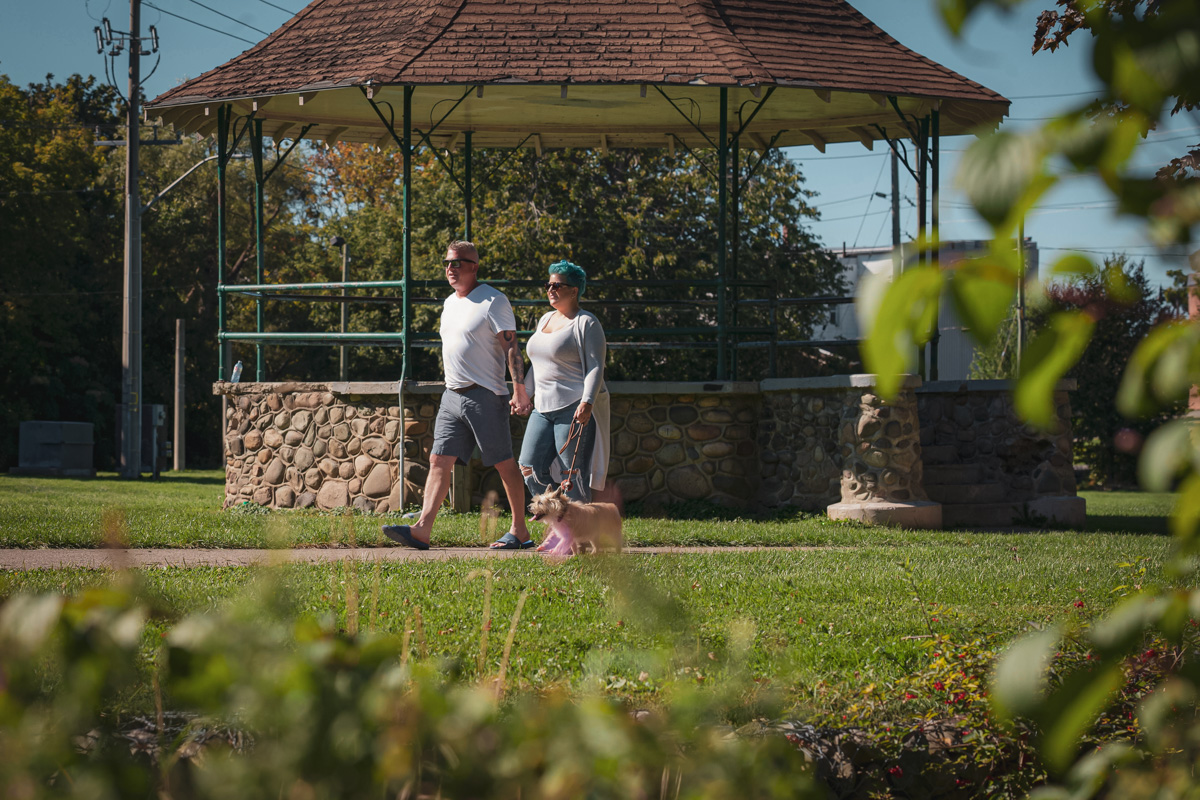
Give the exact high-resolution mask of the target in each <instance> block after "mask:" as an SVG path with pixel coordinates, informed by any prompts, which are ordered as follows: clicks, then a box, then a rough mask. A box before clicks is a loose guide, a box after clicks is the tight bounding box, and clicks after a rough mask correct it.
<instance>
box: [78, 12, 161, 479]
mask: <svg viewBox="0 0 1200 800" xmlns="http://www.w3.org/2000/svg"><path fill="white" fill-rule="evenodd" d="M141 17H142V5H141V0H129V30H128V31H114V30H113V27H112V25H111V24H110V23H109V21H108V19H107V18H105V19H103V20H102V23H103V28H101V27H99V26H97V27H96V29H95V33H96V52H97V53H99V54H101V55H106V56H108V57H111V58H114V59H115V58H116V57H117V56H119V55H121V53H122V52H123V51H125V50H128V55H129V85H128V88H127V90H126V91H127V96H126V105H125V141H124V142H103V143H101V144H106V145H110V146H112V145H117V144H124V145H125V275H124V281H123V286H122V292H121V295H122V314H121V442H120V444H121V463H120V467H121V477H122V478H137V477H138V476H140V475H141V472H142V212H143V210H144V209H143V208H142V200H141V194H140V192H139V190H138V169H139V163H140V162H139V152H138V151H139V145H140V143H141V142H140V131H139V128H140V123H141V116H142V112H141V93H142V76H141V58H142V56H148V55H150V54H151V53H152V52H157V51H158V31H156V30H155V29H154V26H153V25H151V26H150V41H151V43H152V48H151V49H150V50H143V49H142V21H141ZM114 34H116V35H115V36H114ZM105 48H108V52H107V53H105ZM154 143H155V144H166V142H157V141H156V142H154ZM172 144H173V143H172ZM168 188H169V187H168ZM164 193H165V192H164ZM160 196H161V195H160ZM157 199H158V198H157V197H156V198H154V200H157ZM154 200H152V201H151V205H153V203H154ZM147 208H149V206H147Z"/></svg>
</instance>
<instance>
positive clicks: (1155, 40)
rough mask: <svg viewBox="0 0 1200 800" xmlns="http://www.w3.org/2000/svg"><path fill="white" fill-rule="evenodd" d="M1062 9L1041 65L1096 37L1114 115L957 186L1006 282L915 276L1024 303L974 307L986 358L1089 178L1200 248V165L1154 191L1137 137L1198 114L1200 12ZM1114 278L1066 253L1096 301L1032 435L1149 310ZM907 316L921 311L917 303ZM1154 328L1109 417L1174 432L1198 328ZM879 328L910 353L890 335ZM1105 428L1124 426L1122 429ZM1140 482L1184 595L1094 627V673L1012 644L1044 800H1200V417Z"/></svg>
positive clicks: (1064, 266) (1001, 708) (985, 156)
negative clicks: (1028, 273)
mask: <svg viewBox="0 0 1200 800" xmlns="http://www.w3.org/2000/svg"><path fill="white" fill-rule="evenodd" d="M939 5H940V7H941V8H942V10H943V14H944V17H945V19H946V21H947V23H948V25H949V26H950V27H951V29H952V30H955V31H959V30H961V29H962V26H963V25H965V24H969V21H970V19H971V17H972V15H973V14H974V13H976V12H977V11H978V10H979V9H980V8H984V7H993V8H1006V7H1008V6H1011V5H1013V4H1012V3H1010V2H1007V0H941V1H940V3H939ZM1058 7H1059V9H1061V12H1057V11H1047V12H1045V13H1044V14H1043V15H1042V17H1041V19H1040V20H1039V23H1038V29H1037V33H1036V39H1035V48H1034V49H1035V51H1036V50H1037V49H1039V48H1041V49H1047V50H1053V49H1054V48H1055V47H1057V46H1058V45H1059V44H1062V43H1063V42H1064V41H1065V39H1066V38H1067V37H1069V36H1070V35H1071V34H1072V33H1073V32H1076V31H1079V30H1085V31H1088V32H1089V33H1090V34H1091V35H1092V37H1093V44H1094V58H1093V68H1094V77H1095V78H1096V80H1097V82H1098V83H1099V85H1100V86H1101V87H1102V88H1101V91H1100V92H1099V97H1098V99H1097V100H1096V101H1095V102H1093V103H1089V104H1087V105H1085V106H1082V107H1077V108H1070V109H1067V110H1066V111H1064V112H1063V113H1062V114H1060V115H1059V116H1058V117H1056V118H1055V119H1052V120H1051V121H1049V122H1047V123H1046V124H1044V125H1043V126H1041V127H1040V128H1037V129H1034V130H1032V131H1028V132H1020V133H1009V132H1005V131H1001V132H999V133H996V134H990V135H989V134H984V135H982V136H981V138H980V140H979V141H978V142H977V143H975V144H974V145H973V146H972V147H971V148H970V149H969V150H968V151H967V153H966V154H965V155H964V158H963V160H962V166H961V170H960V173H959V175H958V182H959V185H960V186H961V187H962V188H963V189H964V191H965V192H966V193H967V195H968V197H969V198H970V200H971V202H972V204H973V205H974V206H975V208H976V210H977V211H978V213H979V214H980V216H981V217H982V218H983V219H984V220H985V221H987V222H988V223H989V225H990V226H991V227H992V233H993V240H992V244H991V249H990V251H989V252H988V253H987V254H986V255H984V256H983V257H982V258H980V259H978V261H977V263H982V264H983V265H985V266H986V267H987V272H997V271H999V272H1000V273H1001V274H1003V272H1004V271H1007V273H1008V275H1007V278H1004V279H1001V280H997V279H995V278H994V277H993V276H990V275H986V273H985V271H984V270H983V269H970V268H968V269H963V268H957V269H955V270H953V272H952V274H950V275H949V276H948V277H943V276H942V275H941V271H940V270H939V269H938V267H937V266H936V265H922V266H920V267H918V268H917V269H920V270H925V271H927V272H929V273H930V274H931V275H936V277H930V278H926V279H924V280H927V281H928V282H930V283H933V282H939V283H941V282H947V283H950V284H953V285H955V286H957V285H958V284H960V283H961V284H964V288H961V289H956V290H955V291H956V296H960V295H961V296H968V297H978V296H980V295H982V294H984V292H983V291H982V290H980V289H968V288H965V287H967V286H973V285H974V284H977V283H978V282H980V281H981V280H984V279H985V276H986V279H989V280H990V283H989V285H990V286H992V287H997V286H1002V285H1005V284H1007V285H1008V286H1009V287H1010V288H1009V290H1008V291H1005V292H996V295H997V296H996V297H994V298H992V300H991V304H990V305H988V304H982V305H977V306H973V305H972V304H971V303H962V302H960V303H959V310H960V312H961V313H962V314H963V317H964V319H965V321H966V325H967V327H968V328H969V329H971V330H972V331H973V332H975V333H976V335H977V337H978V338H979V339H980V341H981V342H982V343H987V342H988V341H989V340H990V339H991V337H992V336H993V335H994V334H995V332H996V330H997V325H996V321H997V319H1002V318H1003V315H998V314H997V313H994V312H995V311H996V309H998V308H999V307H1001V306H1005V307H1007V306H1011V305H1012V302H1013V299H1014V296H1015V293H1016V287H1017V286H1018V284H1019V283H1020V282H1022V281H1024V280H1025V275H1024V273H1023V269H1022V265H1021V264H1020V263H1018V262H1017V261H1016V259H1015V248H1014V246H1013V242H1014V236H1015V235H1016V234H1017V232H1018V229H1019V224H1020V220H1021V219H1022V218H1023V217H1024V216H1025V214H1027V213H1028V212H1029V211H1030V210H1031V209H1032V208H1034V207H1035V205H1036V203H1037V201H1038V199H1039V198H1040V197H1041V196H1043V195H1044V194H1045V193H1046V192H1047V191H1048V190H1049V189H1050V188H1052V187H1053V186H1055V185H1057V184H1059V183H1061V182H1063V181H1067V180H1073V179H1076V178H1082V177H1094V178H1098V179H1099V181H1100V184H1101V185H1102V186H1103V187H1104V189H1105V190H1106V191H1107V192H1109V193H1110V194H1111V195H1112V197H1113V199H1115V200H1116V201H1117V204H1118V208H1119V210H1120V213H1122V214H1125V215H1130V216H1133V217H1135V218H1138V219H1140V220H1141V221H1142V222H1143V224H1144V226H1145V231H1146V234H1147V237H1148V238H1149V239H1150V240H1152V241H1155V242H1157V243H1159V244H1162V245H1167V244H1189V243H1191V242H1192V241H1194V239H1193V231H1194V228H1195V226H1196V224H1197V222H1200V181H1198V180H1197V179H1196V178H1195V177H1194V173H1195V161H1194V157H1195V155H1196V153H1195V151H1193V152H1192V153H1191V154H1189V156H1187V157H1184V158H1182V159H1176V160H1174V161H1173V162H1172V163H1171V164H1168V165H1165V166H1164V167H1163V169H1162V170H1160V171H1159V173H1158V174H1157V175H1156V176H1154V177H1146V176H1144V175H1142V174H1140V173H1139V172H1138V170H1136V169H1135V168H1134V167H1133V165H1132V164H1131V163H1130V156H1131V155H1132V153H1133V151H1134V148H1135V146H1136V144H1137V142H1138V140H1139V138H1140V137H1142V136H1144V135H1145V134H1146V133H1147V132H1148V131H1150V130H1152V129H1153V128H1154V127H1155V126H1156V125H1157V124H1158V122H1159V121H1160V120H1162V119H1163V118H1164V117H1165V116H1167V115H1168V114H1172V113H1175V112H1177V111H1180V110H1183V109H1193V108H1195V107H1196V102H1197V94H1196V91H1197V86H1200V6H1197V5H1196V4H1195V3H1160V2H1157V0H1145V1H1144V2H1143V1H1142V0H1059V2H1058ZM970 264H971V262H967V266H968V267H969V266H970ZM1113 266H1114V265H1112V264H1110V265H1107V266H1106V267H1103V268H1102V267H1099V266H1097V265H1095V264H1094V263H1092V262H1091V260H1090V259H1088V258H1087V257H1086V256H1084V255H1082V254H1068V255H1066V256H1064V257H1062V258H1060V259H1058V260H1057V261H1056V262H1055V263H1054V264H1052V265H1051V268H1050V270H1049V274H1050V275H1051V276H1055V275H1068V276H1074V284H1075V286H1076V287H1080V286H1083V287H1086V288H1087V289H1088V294H1089V295H1090V296H1089V297H1087V298H1084V300H1085V302H1080V303H1075V304H1072V305H1073V306H1074V307H1069V308H1065V309H1061V310H1055V311H1053V312H1052V313H1051V314H1050V316H1048V317H1047V319H1046V320H1045V322H1044V323H1043V324H1042V326H1041V328H1040V330H1038V331H1036V332H1035V335H1034V337H1033V340H1032V342H1031V344H1030V345H1029V347H1028V349H1027V350H1026V352H1025V353H1024V354H1023V355H1022V358H1021V365H1020V371H1019V373H1018V375H1017V376H1016V378H1017V379H1016V386H1015V394H1016V401H1017V407H1018V410H1019V412H1020V413H1021V414H1022V415H1023V416H1024V417H1025V419H1027V420H1028V421H1029V422H1031V423H1033V424H1035V425H1042V426H1047V425H1050V424H1052V423H1053V417H1052V414H1051V413H1050V412H1051V411H1052V410H1053V403H1052V392H1053V389H1054V386H1055V384H1056V383H1057V382H1058V380H1059V379H1060V378H1061V377H1063V376H1065V375H1067V374H1068V373H1069V371H1070V370H1071V369H1072V368H1073V367H1076V366H1077V365H1083V366H1086V365H1084V362H1083V361H1081V359H1086V358H1087V356H1086V355H1085V354H1086V353H1088V346H1089V344H1090V343H1092V342H1093V341H1094V340H1095V337H1096V336H1098V335H1099V333H1100V332H1101V331H1102V328H1101V326H1100V325H1099V324H1098V322H1099V321H1100V320H1101V319H1102V318H1103V316H1104V314H1103V313H1101V312H1102V310H1103V308H1104V307H1112V306H1113V305H1120V304H1129V303H1131V302H1137V301H1138V296H1139V294H1143V293H1144V291H1143V290H1144V287H1138V286H1137V285H1136V284H1137V281H1136V280H1135V281H1132V282H1131V281H1130V280H1129V275H1128V274H1127V272H1126V270H1125V269H1114V268H1113ZM910 280H916V279H915V278H913V279H910ZM907 296H908V293H907V292H906V291H905V290H904V289H903V287H902V286H901V285H899V284H897V285H896V286H894V287H892V288H891V289H890V290H889V296H888V297H885V299H884V306H883V307H889V305H888V302H889V300H890V299H891V298H892V297H894V298H895V299H896V300H897V302H902V301H903V300H904V299H905V298H906V297H907ZM1177 299H1178V298H1176V300H1177ZM922 302H928V301H927V300H924V299H923V300H922ZM993 306H994V307H993ZM902 308H904V309H908V308H912V309H914V312H915V311H917V310H919V307H917V306H914V305H913V304H912V303H909V304H908V305H903V306H902ZM916 317H917V315H916V313H913V314H912V315H910V319H912V318H916ZM1138 319H1139V326H1138V330H1137V331H1136V336H1135V338H1136V339H1137V342H1136V344H1135V346H1134V347H1133V349H1132V352H1131V354H1130V356H1129V358H1128V366H1127V367H1125V369H1124V374H1123V376H1121V378H1120V386H1119V389H1118V390H1117V392H1116V393H1115V397H1113V398H1112V401H1111V404H1109V403H1108V401H1102V402H1104V403H1105V404H1106V405H1110V407H1111V408H1113V409H1115V410H1116V411H1119V412H1120V413H1121V414H1124V415H1126V416H1128V417H1131V418H1132V417H1153V416H1155V415H1159V422H1161V420H1162V416H1161V415H1164V414H1167V415H1169V414H1170V413H1171V412H1172V411H1173V410H1174V409H1176V408H1178V406H1179V404H1180V403H1181V402H1182V401H1183V400H1184V398H1185V397H1186V395H1187V393H1188V391H1189V389H1190V388H1191V387H1194V386H1196V385H1197V384H1200V320H1191V321H1189V322H1164V321H1162V320H1153V319H1151V318H1150V315H1144V314H1143V315H1141V316H1140V317H1139V318H1138ZM916 321H918V322H919V320H916ZM1141 322H1144V323H1147V324H1141ZM1155 322H1157V323H1158V324H1156V325H1155V324H1153V323H1155ZM875 327H876V328H877V329H879V330H883V331H884V333H885V334H886V335H888V336H891V337H892V338H893V339H895V338H896V335H895V334H894V333H893V332H889V331H886V328H885V326H882V325H879V324H878V323H877V324H876V326H875ZM906 330H907V333H906V334H905V335H907V336H909V337H911V339H912V340H913V341H920V339H921V337H922V336H923V335H925V329H924V328H923V327H921V326H920V325H918V324H909V325H908V326H907V329H906ZM876 335H878V334H877V333H876V332H872V333H871V336H872V337H875V336H876ZM1127 344H1128V343H1127ZM1108 349H1111V347H1102V348H1100V349H1099V350H1098V351H1097V352H1100V351H1102V350H1108ZM870 353H871V350H870V349H869V348H868V349H867V350H865V351H864V356H865V357H868V358H867V364H868V368H870V369H876V370H882V369H887V370H892V369H894V365H892V364H889V363H887V362H886V361H882V360H871V359H870V358H869V356H870ZM1116 366H1118V365H1116V364H1112V365H1110V367H1109V368H1107V369H1106V368H1105V367H1104V366H1103V365H1098V366H1097V370H1099V371H1102V373H1103V374H1102V375H1101V376H1100V377H1101V379H1114V378H1115V377H1116V376H1115V375H1112V374H1111V371H1112V368H1113V367H1116ZM882 385H883V384H882V383H881V386H882ZM1104 416H1106V417H1107V418H1108V419H1109V420H1110V422H1109V423H1108V424H1111V419H1112V418H1113V415H1111V414H1106V415H1104ZM1100 435H1101V436H1104V437H1107V436H1108V435H1111V434H1109V433H1108V432H1107V431H1106V432H1104V433H1101V434H1100ZM1101 441H1102V442H1104V441H1105V439H1101ZM1134 445H1135V446H1136V442H1135V443H1134ZM1139 474H1140V478H1141V481H1142V483H1143V485H1144V486H1145V487H1146V488H1147V489H1150V490H1152V491H1160V492H1161V491H1167V490H1174V491H1175V493H1176V494H1175V498H1176V499H1175V507H1174V511H1173V517H1172V533H1173V534H1174V536H1175V557H1174V560H1173V562H1172V568H1171V570H1170V572H1169V574H1170V575H1171V576H1172V579H1173V581H1172V583H1171V584H1169V585H1168V586H1167V587H1161V588H1156V587H1149V586H1147V587H1145V588H1146V589H1147V591H1145V592H1138V593H1136V594H1133V595H1131V596H1129V597H1128V598H1126V599H1124V600H1123V601H1122V602H1120V603H1119V604H1118V605H1117V607H1116V608H1115V609H1113V610H1112V612H1111V613H1109V614H1108V615H1107V616H1106V617H1104V618H1102V619H1100V620H1097V621H1096V622H1095V624H1093V625H1091V626H1090V627H1089V628H1088V629H1087V630H1086V632H1085V633H1084V634H1083V635H1082V640H1083V641H1084V643H1085V647H1086V649H1087V652H1088V654H1089V658H1088V659H1087V660H1086V661H1085V662H1083V663H1078V664H1075V665H1070V664H1068V665H1066V666H1065V668H1063V669H1062V670H1061V671H1050V672H1049V673H1048V670H1051V667H1052V666H1054V665H1056V664H1057V662H1056V660H1055V653H1058V652H1061V650H1062V649H1063V647H1064V641H1067V640H1069V639H1070V637H1071V635H1072V634H1071V632H1070V631H1069V629H1065V628H1059V627H1050V628H1046V629H1044V630H1040V631H1038V632H1036V633H1034V634H1031V635H1030V636H1028V637H1026V638H1024V639H1021V640H1018V641H1017V642H1015V643H1013V644H1012V645H1011V646H1010V647H1009V648H1008V649H1007V650H1006V651H1005V653H1004V654H1003V656H1002V657H1001V659H1000V661H999V663H998V665H997V668H996V671H995V675H994V678H993V682H992V700H993V702H994V704H995V708H996V709H997V711H998V712H999V713H1000V714H1001V715H1002V716H1006V717H1008V718H1009V719H1012V720H1014V721H1015V723H1016V724H1022V722H1027V723H1030V724H1032V725H1033V727H1034V729H1035V730H1036V732H1037V746H1038V751H1039V753H1040V755H1041V757H1042V759H1044V762H1045V764H1046V766H1047V768H1048V770H1049V772H1050V774H1051V775H1052V776H1054V777H1055V778H1056V779H1057V780H1058V781H1060V782H1059V783H1057V784H1055V785H1049V786H1046V787H1043V788H1041V789H1039V790H1038V791H1037V792H1035V796H1037V797H1047V798H1049V797H1053V798H1060V797H1061V798H1066V797H1071V798H1087V797H1092V796H1096V795H1097V794H1100V795H1105V796H1114V797H1117V796H1119V797H1184V796H1194V794H1195V786H1196V780H1195V775H1194V770H1195V765H1196V763H1197V756H1198V755H1200V751H1198V750H1197V748H1196V744H1195V743H1196V742H1197V741H1200V724H1198V723H1197V720H1198V719H1200V716H1198V714H1200V703H1197V698H1198V696H1200V672H1198V671H1197V669H1198V665H1197V663H1196V659H1195V654H1194V652H1193V651H1194V643H1193V642H1192V637H1191V629H1192V627H1194V626H1195V624H1196V622H1195V620H1196V619H1198V618H1200V591H1197V590H1193V589H1189V588H1186V586H1187V585H1188V584H1190V583H1192V582H1194V579H1195V566H1196V558H1197V556H1200V420H1198V419H1195V418H1194V417H1184V418H1180V419H1175V420H1171V421H1169V422H1166V423H1165V424H1159V425H1158V426H1157V427H1155V428H1154V430H1153V431H1152V432H1151V433H1150V434H1149V436H1148V437H1147V438H1146V441H1145V445H1144V446H1143V447H1142V449H1141V457H1140V464H1139ZM1175 581H1179V582H1182V583H1183V586H1178V585H1177V584H1176V583H1175ZM1151 637H1160V638H1161V639H1162V640H1163V641H1164V642H1166V643H1167V644H1168V645H1169V646H1170V647H1171V648H1175V650H1176V652H1177V653H1178V656H1177V657H1174V658H1171V659H1167V660H1166V661H1165V662H1163V663H1162V664H1161V669H1159V670H1158V671H1157V672H1153V673H1151V674H1150V675H1149V676H1148V677H1146V678H1145V679H1144V685H1143V686H1142V687H1141V689H1140V692H1139V697H1140V700H1139V701H1138V703H1137V705H1136V710H1135V711H1131V712H1130V716H1131V718H1132V719H1134V720H1135V721H1136V727H1137V728H1138V729H1137V730H1136V731H1135V732H1136V733H1137V735H1136V736H1134V737H1131V738H1130V740H1129V742H1128V743H1125V742H1121V743H1112V742H1110V743H1106V744H1104V745H1102V746H1100V747H1098V748H1097V747H1096V745H1095V739H1093V738H1091V736H1092V734H1091V733H1089V732H1093V731H1095V728H1096V726H1097V724H1101V725H1102V724H1103V721H1104V719H1105V718H1106V714H1107V713H1108V709H1110V708H1111V707H1112V706H1113V704H1114V703H1115V702H1118V701H1119V698H1120V697H1122V695H1123V693H1124V692H1125V691H1127V689H1128V686H1129V684H1130V681H1131V677H1130V672H1129V664H1130V660H1131V659H1133V658H1135V657H1136V656H1137V654H1139V653H1141V654H1142V655H1143V656H1145V655H1146V653H1147V652H1150V651H1152V650H1155V648H1153V647H1152V648H1150V650H1145V648H1146V645H1147V641H1148V640H1149V639H1150V638H1151ZM1138 680H1143V679H1142V678H1138Z"/></svg>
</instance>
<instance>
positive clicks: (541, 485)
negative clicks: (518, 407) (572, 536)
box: [517, 403, 596, 503]
mask: <svg viewBox="0 0 1200 800" xmlns="http://www.w3.org/2000/svg"><path fill="white" fill-rule="evenodd" d="M578 407H579V404H578V403H574V404H572V405H569V406H567V407H566V408H560V409H558V410H557V411H550V412H547V413H545V414H543V413H542V412H540V411H534V412H533V413H532V414H530V415H529V424H528V425H527V426H526V427H525V439H524V441H523V442H522V443H521V457H520V458H519V459H517V463H518V464H520V465H521V467H522V473H524V467H532V468H533V474H531V475H525V476H524V477H525V485H526V486H528V487H529V492H530V493H531V494H534V495H539V494H541V493H542V492H545V491H546V490H547V489H553V488H556V487H557V486H558V484H557V483H555V482H554V480H553V478H551V477H550V465H551V464H553V463H554V460H555V459H558V465H559V467H561V468H562V472H563V474H564V475H565V474H566V472H567V469H568V468H570V466H571V461H572V459H574V461H575V469H576V470H578V473H577V474H574V475H572V476H571V488H570V490H569V491H568V492H567V497H569V498H571V499H572V500H578V501H579V502H581V503H588V502H591V499H592V487H591V486H589V485H588V481H589V480H590V479H591V464H592V446H593V444H594V443H595V441H596V420H595V418H594V417H593V418H592V419H589V420H588V422H587V425H584V426H583V433H582V434H580V435H579V450H578V454H576V450H575V441H572V442H571V444H570V446H569V447H567V449H566V450H563V452H562V455H559V454H558V451H559V450H562V447H563V445H565V444H566V443H567V436H568V435H569V434H570V429H571V420H573V419H574V418H575V409H576V408H578Z"/></svg>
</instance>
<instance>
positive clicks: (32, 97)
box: [0, 75, 122, 468]
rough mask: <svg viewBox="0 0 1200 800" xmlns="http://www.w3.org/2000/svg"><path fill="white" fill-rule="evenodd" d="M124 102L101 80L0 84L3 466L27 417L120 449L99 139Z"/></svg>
mask: <svg viewBox="0 0 1200 800" xmlns="http://www.w3.org/2000/svg"><path fill="white" fill-rule="evenodd" d="M115 100H116V92H115V90H113V89H112V88H111V87H109V86H106V85H103V84H98V83H96V81H95V80H94V79H93V78H86V79H84V78H81V77H80V76H78V75H73V76H71V77H70V78H68V79H67V80H66V81H65V82H63V83H54V82H53V76H47V79H46V82H45V83H41V84H31V85H30V86H29V87H28V88H27V89H20V88H19V87H17V86H15V85H13V84H12V83H11V82H9V80H8V78H7V77H6V76H3V75H0V241H2V242H3V243H4V247H3V254H2V255H0V304H2V308H3V317H2V318H0V406H2V409H3V416H4V418H5V420H6V421H7V423H6V424H5V425H4V426H3V427H2V428H0V468H4V467H7V466H15V465H16V454H17V431H18V425H17V424H16V423H18V422H20V421H22V420H33V419H55V420H85V421H91V422H95V423H96V425H97V428H98V430H97V434H98V436H99V438H100V439H101V440H102V441H104V440H107V441H111V434H109V435H108V436H106V435H105V434H106V433H107V432H108V431H110V430H111V427H112V421H113V417H114V413H115V405H114V404H115V402H116V399H115V397H114V390H115V389H116V387H117V385H118V382H119V380H120V372H119V369H118V368H119V366H120V361H119V353H120V331H121V239H120V230H121V219H122V209H121V196H120V194H121V193H120V185H119V184H117V185H113V184H111V183H110V182H107V181H105V180H104V174H103V167H104V159H105V155H104V153H103V151H102V150H100V149H99V148H95V147H93V146H92V139H93V136H94V134H93V126H97V125H100V126H112V125H113V124H114V123H115V121H116V117H115V115H114V112H113V107H114V103H115Z"/></svg>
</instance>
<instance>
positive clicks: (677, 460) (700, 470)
mask: <svg viewBox="0 0 1200 800" xmlns="http://www.w3.org/2000/svg"><path fill="white" fill-rule="evenodd" d="M609 391H610V392H611V393H612V440H611V450H610V454H609V465H608V475H609V480H610V481H611V482H612V483H613V484H614V485H615V486H616V488H617V490H618V491H619V492H620V495H621V497H622V499H623V500H624V501H625V502H627V503H630V502H639V501H641V502H645V503H647V504H649V505H650V506H656V505H662V504H666V503H680V502H687V501H693V500H709V501H713V502H716V503H724V504H728V505H745V504H746V502H747V499H748V498H753V497H754V495H755V493H756V491H757V487H758V474H759V454H758V447H757V446H756V441H755V432H756V428H757V426H758V421H759V413H760V412H759V405H760V397H759V393H758V384H757V383H722V384H680V383H674V384H662V385H656V384H649V383H640V384H639V383H614V384H609Z"/></svg>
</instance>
